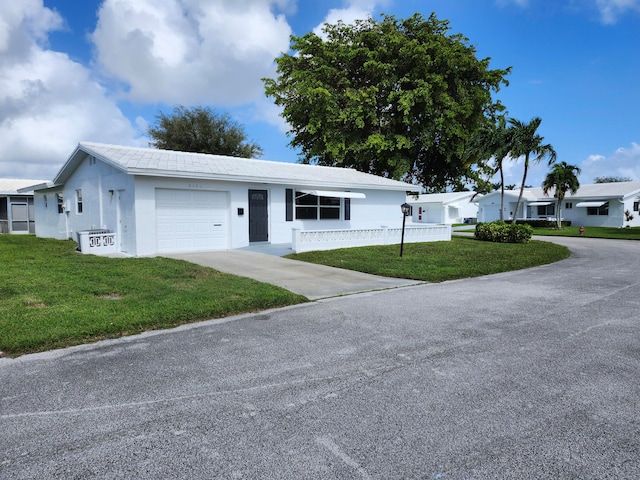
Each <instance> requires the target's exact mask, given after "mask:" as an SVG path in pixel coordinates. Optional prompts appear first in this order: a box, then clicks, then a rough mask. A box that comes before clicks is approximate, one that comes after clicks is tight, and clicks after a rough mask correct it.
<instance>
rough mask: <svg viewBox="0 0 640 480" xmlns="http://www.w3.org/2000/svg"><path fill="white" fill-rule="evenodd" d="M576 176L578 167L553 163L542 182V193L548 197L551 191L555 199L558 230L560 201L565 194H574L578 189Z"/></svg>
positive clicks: (560, 224)
mask: <svg viewBox="0 0 640 480" xmlns="http://www.w3.org/2000/svg"><path fill="white" fill-rule="evenodd" d="M578 175H580V169H579V168H578V167H576V166H574V165H569V164H568V163H567V162H560V163H554V164H553V165H551V171H549V173H547V176H546V177H545V178H544V181H543V182H542V193H544V194H545V195H549V192H550V191H551V190H553V196H554V197H555V198H556V199H557V203H558V205H557V208H556V223H557V225H558V228H562V213H561V212H562V200H564V197H565V196H566V194H567V192H571V194H575V193H576V192H577V191H578V189H579V188H580V181H579V180H578Z"/></svg>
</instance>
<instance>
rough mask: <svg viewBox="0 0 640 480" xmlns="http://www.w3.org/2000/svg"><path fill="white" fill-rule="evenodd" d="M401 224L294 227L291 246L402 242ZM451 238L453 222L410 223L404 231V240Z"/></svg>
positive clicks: (325, 247) (330, 247)
mask: <svg viewBox="0 0 640 480" xmlns="http://www.w3.org/2000/svg"><path fill="white" fill-rule="evenodd" d="M401 239H402V228H388V227H380V228H362V229H354V230H300V229H297V228H294V229H293V240H292V242H291V248H292V249H293V251H294V252H295V253H300V252H308V251H310V250H333V249H335V248H348V247H364V246H368V245H393V244H396V243H400V241H401ZM449 240H451V225H420V226H417V225H411V226H407V227H406V228H405V231H404V242H405V243H418V242H439V241H449Z"/></svg>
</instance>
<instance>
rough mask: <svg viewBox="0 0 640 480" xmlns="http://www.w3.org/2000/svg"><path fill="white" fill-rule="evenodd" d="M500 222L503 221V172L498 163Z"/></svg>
mask: <svg viewBox="0 0 640 480" xmlns="http://www.w3.org/2000/svg"><path fill="white" fill-rule="evenodd" d="M500 220H501V221H504V171H503V170H502V162H500Z"/></svg>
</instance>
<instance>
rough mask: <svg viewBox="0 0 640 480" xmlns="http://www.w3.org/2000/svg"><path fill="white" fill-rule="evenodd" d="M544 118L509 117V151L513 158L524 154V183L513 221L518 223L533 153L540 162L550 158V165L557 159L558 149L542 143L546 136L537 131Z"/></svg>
mask: <svg viewBox="0 0 640 480" xmlns="http://www.w3.org/2000/svg"><path fill="white" fill-rule="evenodd" d="M541 122H542V119H541V118H540V117H535V118H533V119H532V120H531V121H530V122H529V123H525V122H521V121H520V120H516V119H515V118H510V119H509V124H510V126H509V128H508V129H507V131H508V132H509V142H510V146H511V148H510V149H509V153H510V155H511V157H512V158H520V157H522V156H524V174H523V175H522V184H521V185H520V195H518V202H517V203H516V209H515V212H514V215H513V222H512V223H516V219H517V218H518V210H520V204H521V203H522V194H523V193H524V185H525V182H526V180H527V172H528V171H529V158H530V157H531V156H532V155H533V161H534V162H536V163H538V162H540V160H542V159H543V158H545V157H547V158H548V159H549V165H552V164H553V163H554V162H555V161H556V151H555V150H554V149H553V147H552V146H551V145H550V144H545V143H542V142H543V141H544V137H542V136H540V135H539V134H538V133H536V130H538V127H539V126H540V123H541Z"/></svg>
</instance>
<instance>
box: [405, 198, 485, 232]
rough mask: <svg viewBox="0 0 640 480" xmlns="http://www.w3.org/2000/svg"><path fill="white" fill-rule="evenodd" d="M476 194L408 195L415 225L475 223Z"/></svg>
mask: <svg viewBox="0 0 640 480" xmlns="http://www.w3.org/2000/svg"><path fill="white" fill-rule="evenodd" d="M481 196H482V195H477V194H476V193H475V192H450V193H431V194H426V193H425V194H421V195H418V196H416V195H407V203H408V204H409V205H411V212H412V213H411V218H412V221H413V222H414V223H444V224H452V223H475V222H476V219H477V217H478V200H479V199H480V197H481Z"/></svg>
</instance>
